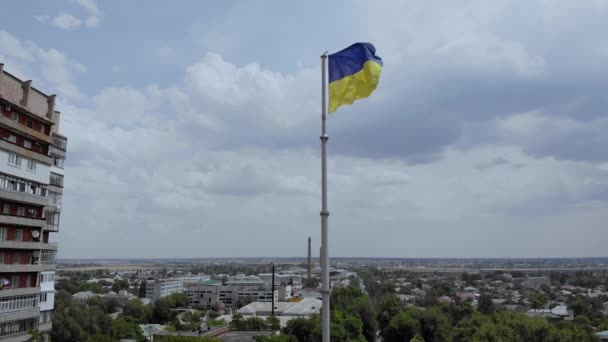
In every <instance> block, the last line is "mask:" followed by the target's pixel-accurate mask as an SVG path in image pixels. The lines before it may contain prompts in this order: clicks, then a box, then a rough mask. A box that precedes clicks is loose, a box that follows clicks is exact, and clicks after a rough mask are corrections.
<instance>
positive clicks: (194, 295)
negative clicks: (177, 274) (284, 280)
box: [185, 280, 288, 309]
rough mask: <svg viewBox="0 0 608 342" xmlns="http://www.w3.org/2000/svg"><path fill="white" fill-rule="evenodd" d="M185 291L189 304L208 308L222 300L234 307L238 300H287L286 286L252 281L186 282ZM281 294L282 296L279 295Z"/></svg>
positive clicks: (228, 305) (238, 302)
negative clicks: (203, 283)
mask: <svg viewBox="0 0 608 342" xmlns="http://www.w3.org/2000/svg"><path fill="white" fill-rule="evenodd" d="M185 292H186V294H187V295H188V298H189V300H190V305H197V306H201V307H203V308H205V309H210V308H211V305H213V303H216V302H222V303H224V304H225V305H226V306H227V307H235V306H238V305H239V304H240V302H272V300H273V297H274V301H275V302H279V301H285V300H287V299H288V298H287V290H286V286H283V285H280V286H275V289H274V294H273V291H272V286H269V285H266V284H264V282H263V281H262V283H259V282H254V281H250V280H248V281H228V282H227V283H226V285H221V284H218V285H201V284H196V283H195V284H186V286H185ZM281 294H282V296H281Z"/></svg>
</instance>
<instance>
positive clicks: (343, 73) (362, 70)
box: [328, 43, 382, 113]
mask: <svg viewBox="0 0 608 342" xmlns="http://www.w3.org/2000/svg"><path fill="white" fill-rule="evenodd" d="M328 64H329V112H330V113H332V112H334V111H335V110H336V109H338V107H340V106H342V105H345V104H352V103H353V102H355V100H358V99H363V98H366V97H368V96H370V95H371V93H372V92H373V91H374V90H375V89H376V86H377V85H378V81H379V80H380V73H381V72H382V59H381V58H380V57H378V56H376V48H375V47H374V46H373V45H372V44H371V43H355V44H353V45H351V46H349V47H347V48H346V49H344V50H342V51H339V52H336V53H334V54H331V55H329V61H328Z"/></svg>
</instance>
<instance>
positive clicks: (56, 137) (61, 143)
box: [52, 133, 68, 152]
mask: <svg viewBox="0 0 608 342" xmlns="http://www.w3.org/2000/svg"><path fill="white" fill-rule="evenodd" d="M52 145H53V147H55V148H58V149H60V150H62V151H64V152H65V150H67V147H68V138H66V137H64V136H63V135H61V134H57V133H53V143H52Z"/></svg>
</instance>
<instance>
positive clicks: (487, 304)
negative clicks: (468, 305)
mask: <svg viewBox="0 0 608 342" xmlns="http://www.w3.org/2000/svg"><path fill="white" fill-rule="evenodd" d="M477 307H478V308H479V311H480V312H481V313H482V314H484V315H489V314H491V313H492V312H494V303H492V297H491V296H490V295H489V294H487V293H485V292H482V293H481V295H480V296H479V301H478V304H477Z"/></svg>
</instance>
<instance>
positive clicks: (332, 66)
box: [328, 43, 382, 83]
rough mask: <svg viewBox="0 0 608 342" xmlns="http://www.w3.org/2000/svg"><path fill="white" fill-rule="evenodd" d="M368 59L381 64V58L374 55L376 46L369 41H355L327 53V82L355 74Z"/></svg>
mask: <svg viewBox="0 0 608 342" xmlns="http://www.w3.org/2000/svg"><path fill="white" fill-rule="evenodd" d="M368 61H372V62H376V63H378V64H380V65H382V59H381V58H380V57H378V56H376V48H375V47H374V46H373V45H372V44H371V43H355V44H353V45H351V46H349V47H347V48H346V49H344V50H342V51H338V52H336V53H333V54H331V55H329V61H328V65H329V83H331V82H334V81H337V80H339V79H342V78H344V77H347V76H350V75H353V74H356V73H357V72H359V71H361V69H363V65H364V64H365V62H368Z"/></svg>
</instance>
